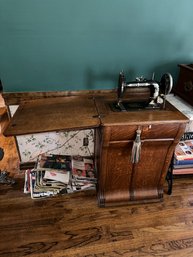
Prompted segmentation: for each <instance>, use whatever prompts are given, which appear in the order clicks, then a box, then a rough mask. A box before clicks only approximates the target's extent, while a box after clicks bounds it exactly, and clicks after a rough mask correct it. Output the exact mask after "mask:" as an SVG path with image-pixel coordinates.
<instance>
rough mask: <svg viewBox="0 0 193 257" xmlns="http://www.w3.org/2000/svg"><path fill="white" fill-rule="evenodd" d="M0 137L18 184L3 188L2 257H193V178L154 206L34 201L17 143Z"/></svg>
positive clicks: (77, 198) (88, 198)
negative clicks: (20, 166) (21, 169)
mask: <svg viewBox="0 0 193 257" xmlns="http://www.w3.org/2000/svg"><path fill="white" fill-rule="evenodd" d="M0 139H1V141H0V144H1V145H3V146H4V147H5V151H6V153H7V154H8V152H7V150H6V149H11V154H10V155H8V156H7V157H6V158H7V167H6V162H5V161H3V165H4V168H8V169H9V171H10V174H11V176H14V178H15V180H16V184H15V185H14V186H8V185H0V257H12V256H13V257H17V256H31V257H59V256H63V257H66V256H69V257H70V256H76V257H102V256H105V257H107V256H111V257H120V256H127V257H137V256H147V257H150V256H156V257H157V256H160V257H161V256H165V257H171V256H175V257H189V256H193V177H188V178H180V179H175V180H174V188H173V194H172V195H171V196H168V195H167V194H165V195H164V201H163V202H160V203H154V204H143V205H130V206H123V207H116V208H115V207H114V208H99V207H98V206H97V201H96V195H95V192H93V193H91V192H90V193H86V194H84V193H82V194H81V193H78V194H73V195H71V196H69V195H68V196H59V197H55V198H47V199H45V200H32V199H31V198H30V196H29V195H25V194H24V193H23V182H24V181H23V176H22V174H21V173H20V172H19V171H18V168H17V167H15V165H17V164H18V157H17V155H14V149H15V148H14V147H15V146H14V141H13V139H8V138H3V137H1V138H0ZM11 160H13V161H11ZM0 164H1V165H2V163H1V162H0Z"/></svg>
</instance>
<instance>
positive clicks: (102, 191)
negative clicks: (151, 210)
mask: <svg viewBox="0 0 193 257" xmlns="http://www.w3.org/2000/svg"><path fill="white" fill-rule="evenodd" d="M132 146H133V141H132V140H130V141H128V142H126V141H124V142H109V144H108V145H107V146H103V148H102V152H101V160H100V168H99V190H98V196H99V205H100V206H107V205H108V204H109V205H113V204H121V203H122V202H130V201H131V202H132V201H135V202H144V201H152V200H154V201H155V200H158V199H160V198H162V197H163V189H162V186H163V185H162V184H163V179H162V178H163V176H164V177H165V175H166V172H167V168H168V166H169V163H170V159H171V156H170V155H171V154H169V155H168V153H169V152H171V151H170V150H171V147H173V140H172V139H167V140H163V139H157V140H144V141H142V145H141V155H140V160H139V162H138V163H136V164H133V163H132V162H131V153H132Z"/></svg>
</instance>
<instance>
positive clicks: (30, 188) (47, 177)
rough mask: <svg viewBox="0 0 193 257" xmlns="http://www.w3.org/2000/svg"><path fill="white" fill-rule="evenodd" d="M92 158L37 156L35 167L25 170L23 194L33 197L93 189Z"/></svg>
mask: <svg viewBox="0 0 193 257" xmlns="http://www.w3.org/2000/svg"><path fill="white" fill-rule="evenodd" d="M96 182H97V179H96V172H95V168H94V160H93V158H92V157H90V156H89V157H83V156H68V155H53V154H49V155H45V154H44V155H40V156H39V157H38V160H37V162H36V165H35V167H34V169H27V170H26V171H25V183H24V193H30V194H31V198H32V199H36V198H42V197H50V196H55V195H57V194H66V193H74V192H78V191H83V190H93V189H94V190H95V189H96Z"/></svg>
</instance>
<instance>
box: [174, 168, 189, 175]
mask: <svg viewBox="0 0 193 257" xmlns="http://www.w3.org/2000/svg"><path fill="white" fill-rule="evenodd" d="M172 173H173V175H183V174H193V168H182V169H173V170H172Z"/></svg>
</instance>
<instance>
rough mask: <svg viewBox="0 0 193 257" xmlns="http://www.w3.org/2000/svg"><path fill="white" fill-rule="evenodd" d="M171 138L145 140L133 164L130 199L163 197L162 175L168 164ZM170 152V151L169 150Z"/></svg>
mask: <svg viewBox="0 0 193 257" xmlns="http://www.w3.org/2000/svg"><path fill="white" fill-rule="evenodd" d="M172 145H173V140H163V139H162V140H161V139H158V140H154V141H152V140H145V141H143V142H142V145H141V156H140V160H139V162H138V163H137V164H134V165H133V172H132V181H131V187H130V195H131V200H133V201H139V200H148V199H153V198H154V199H156V198H162V197H163V189H162V188H163V185H162V184H163V181H164V180H163V179H162V178H163V177H164V178H165V176H166V172H167V169H168V167H169V164H170V159H171V154H170V152H171V151H170V149H171V147H172ZM171 153H172V152H171Z"/></svg>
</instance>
